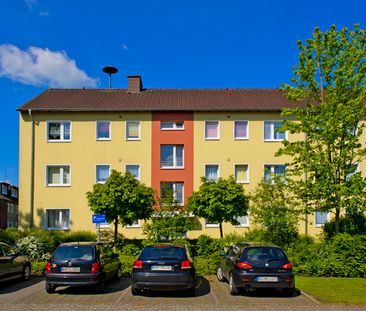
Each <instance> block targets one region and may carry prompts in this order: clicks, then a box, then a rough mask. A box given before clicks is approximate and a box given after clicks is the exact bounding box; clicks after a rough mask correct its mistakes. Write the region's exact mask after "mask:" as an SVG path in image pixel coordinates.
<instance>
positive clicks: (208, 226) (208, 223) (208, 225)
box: [205, 219, 220, 228]
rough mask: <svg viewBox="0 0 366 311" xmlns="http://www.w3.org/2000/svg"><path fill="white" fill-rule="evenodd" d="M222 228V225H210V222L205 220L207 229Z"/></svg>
mask: <svg viewBox="0 0 366 311" xmlns="http://www.w3.org/2000/svg"><path fill="white" fill-rule="evenodd" d="M218 227H220V224H219V223H217V224H216V223H210V222H207V221H206V219H205V228H218Z"/></svg>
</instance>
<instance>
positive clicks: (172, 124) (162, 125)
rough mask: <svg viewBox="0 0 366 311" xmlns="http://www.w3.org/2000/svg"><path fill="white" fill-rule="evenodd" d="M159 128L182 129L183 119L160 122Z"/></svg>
mask: <svg viewBox="0 0 366 311" xmlns="http://www.w3.org/2000/svg"><path fill="white" fill-rule="evenodd" d="M160 129H161V130H184V122H183V121H175V122H165V121H164V122H163V121H162V122H161V123H160Z"/></svg>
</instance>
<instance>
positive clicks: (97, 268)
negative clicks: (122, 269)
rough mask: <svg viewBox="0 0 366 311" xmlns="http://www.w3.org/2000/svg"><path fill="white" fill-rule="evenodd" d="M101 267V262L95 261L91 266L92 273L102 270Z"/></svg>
mask: <svg viewBox="0 0 366 311" xmlns="http://www.w3.org/2000/svg"><path fill="white" fill-rule="evenodd" d="M101 269H102V266H101V265H100V263H99V262H93V264H92V266H91V273H97V272H100V270H101Z"/></svg>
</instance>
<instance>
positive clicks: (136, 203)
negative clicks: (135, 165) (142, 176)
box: [86, 170, 155, 245]
mask: <svg viewBox="0 0 366 311" xmlns="http://www.w3.org/2000/svg"><path fill="white" fill-rule="evenodd" d="M86 195H87V199H88V204H89V207H90V209H91V210H92V211H93V212H94V213H97V214H105V215H106V220H107V222H113V223H114V243H115V245H116V243H117V232H118V223H120V224H122V226H126V225H132V224H133V222H134V221H137V220H139V219H148V218H149V217H150V216H151V213H152V212H153V206H154V204H155V195H154V191H153V189H152V188H150V187H147V186H146V185H144V184H142V183H140V182H139V181H138V180H137V179H136V178H135V177H134V175H133V174H131V173H130V172H126V173H125V174H122V173H120V172H117V171H116V170H112V172H111V175H110V176H109V178H108V179H107V181H106V182H105V183H104V184H95V185H93V190H92V191H90V192H87V194H86Z"/></svg>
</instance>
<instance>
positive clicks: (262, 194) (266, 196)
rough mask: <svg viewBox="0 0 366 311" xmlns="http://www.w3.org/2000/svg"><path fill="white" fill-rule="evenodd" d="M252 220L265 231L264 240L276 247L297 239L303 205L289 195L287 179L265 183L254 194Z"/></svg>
mask: <svg viewBox="0 0 366 311" xmlns="http://www.w3.org/2000/svg"><path fill="white" fill-rule="evenodd" d="M250 199H251V202H250V207H249V210H250V217H251V219H252V222H254V223H256V224H259V225H260V226H261V227H262V228H263V229H264V231H265V239H266V240H267V241H270V242H273V243H275V244H277V245H280V246H284V245H288V244H289V243H291V242H292V241H293V240H294V239H296V237H297V236H298V222H299V220H300V215H301V213H302V210H301V208H299V206H300V207H301V204H299V202H298V200H297V199H296V197H295V196H294V195H293V194H292V192H291V191H290V188H289V185H288V183H287V181H286V179H285V177H284V176H274V177H273V180H271V181H266V180H262V182H261V183H259V184H258V186H257V187H256V189H255V190H254V192H253V193H252V194H251V198H250Z"/></svg>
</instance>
